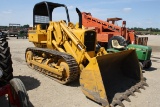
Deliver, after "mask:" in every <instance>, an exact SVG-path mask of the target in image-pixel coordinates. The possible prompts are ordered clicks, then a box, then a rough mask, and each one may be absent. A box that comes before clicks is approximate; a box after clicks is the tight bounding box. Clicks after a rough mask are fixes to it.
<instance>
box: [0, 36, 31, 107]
mask: <svg viewBox="0 0 160 107" xmlns="http://www.w3.org/2000/svg"><path fill="white" fill-rule="evenodd" d="M12 72H13V68H12V60H11V54H10V48H9V47H8V42H7V41H6V39H0V96H4V95H6V94H7V95H8V102H9V106H11V107H12V106H14V107H29V98H28V94H27V91H26V89H25V86H24V84H23V83H22V81H21V80H20V79H18V78H13V74H12ZM1 106H3V105H1Z"/></svg>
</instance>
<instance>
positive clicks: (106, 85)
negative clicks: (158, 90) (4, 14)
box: [25, 1, 147, 107]
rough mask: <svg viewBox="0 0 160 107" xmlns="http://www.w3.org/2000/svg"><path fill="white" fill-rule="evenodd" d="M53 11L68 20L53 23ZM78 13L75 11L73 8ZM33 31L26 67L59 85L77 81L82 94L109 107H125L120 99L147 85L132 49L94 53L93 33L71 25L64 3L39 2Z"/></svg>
mask: <svg viewBox="0 0 160 107" xmlns="http://www.w3.org/2000/svg"><path fill="white" fill-rule="evenodd" d="M56 8H64V9H65V11H66V14H67V20H65V21H64V20H61V21H52V18H53V17H56V16H54V15H53V13H54V11H55V9H56ZM76 11H77V13H78V9H76ZM33 26H34V28H33V30H29V31H28V35H29V41H30V42H33V44H34V45H35V47H28V48H27V49H26V53H25V58H26V62H27V65H28V66H29V67H31V68H33V69H35V70H37V71H39V72H41V73H42V74H45V75H47V76H49V77H50V78H53V79H54V80H55V81H57V82H59V83H61V84H67V83H70V82H72V81H74V80H76V79H78V78H79V81H80V85H81V88H82V91H83V93H84V94H85V95H86V96H87V97H88V98H90V99H92V100H94V101H96V102H98V103H100V104H102V105H103V106H105V107H109V106H116V105H120V106H124V105H123V103H122V100H127V101H130V100H129V98H128V96H129V95H134V92H135V91H137V92H139V91H140V90H139V88H144V86H147V83H146V82H145V81H144V79H143V75H142V71H141V69H140V67H139V62H138V59H137V56H136V53H135V51H134V50H127V51H123V52H118V53H114V54H107V53H106V51H105V49H104V48H100V49H99V51H95V50H96V43H97V40H96V38H97V37H96V36H97V35H96V32H95V31H93V30H87V29H82V23H81V19H80V20H79V24H78V26H75V25H74V24H73V23H71V22H70V18H69V14H68V9H67V7H66V6H65V5H64V4H58V3H51V2H46V1H44V2H40V3H37V4H36V5H35V6H34V9H33Z"/></svg>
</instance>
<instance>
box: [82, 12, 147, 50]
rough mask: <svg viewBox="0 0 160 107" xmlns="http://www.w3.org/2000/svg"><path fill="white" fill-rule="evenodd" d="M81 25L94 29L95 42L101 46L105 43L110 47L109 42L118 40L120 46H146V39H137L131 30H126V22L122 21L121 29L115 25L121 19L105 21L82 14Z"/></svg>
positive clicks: (88, 14) (89, 14)
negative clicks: (95, 34)
mask: <svg viewBox="0 0 160 107" xmlns="http://www.w3.org/2000/svg"><path fill="white" fill-rule="evenodd" d="M81 14H82V25H83V26H84V27H85V28H88V29H95V30H96V32H97V40H98V42H99V43H100V44H101V45H104V44H105V43H107V45H108V48H110V47H111V40H113V39H116V40H118V42H119V44H120V45H127V44H139V45H147V41H148V37H137V36H135V34H134V31H133V30H128V29H127V28H126V21H122V27H121V26H118V25H116V23H115V22H116V21H119V20H122V18H108V19H107V21H102V20H100V19H97V18H94V17H92V15H91V13H86V12H82V13H81Z"/></svg>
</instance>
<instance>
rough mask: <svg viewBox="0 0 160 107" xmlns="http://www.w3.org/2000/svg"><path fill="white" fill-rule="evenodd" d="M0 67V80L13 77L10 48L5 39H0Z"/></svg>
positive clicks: (6, 80) (5, 80) (3, 80)
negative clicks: (0, 73)
mask: <svg viewBox="0 0 160 107" xmlns="http://www.w3.org/2000/svg"><path fill="white" fill-rule="evenodd" d="M0 67H1V68H2V72H3V76H2V77H1V78H0V80H1V81H0V82H9V81H10V80H11V79H12V78H13V74H12V72H13V68H12V60H11V54H10V48H9V47H8V42H7V41H6V39H0Z"/></svg>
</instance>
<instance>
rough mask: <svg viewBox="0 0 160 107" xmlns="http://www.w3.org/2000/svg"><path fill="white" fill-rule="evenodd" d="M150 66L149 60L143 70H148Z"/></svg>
mask: <svg viewBox="0 0 160 107" xmlns="http://www.w3.org/2000/svg"><path fill="white" fill-rule="evenodd" d="M151 66H152V62H151V60H150V61H148V62H147V63H146V64H145V65H144V68H145V69H149V68H150V67H151Z"/></svg>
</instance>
